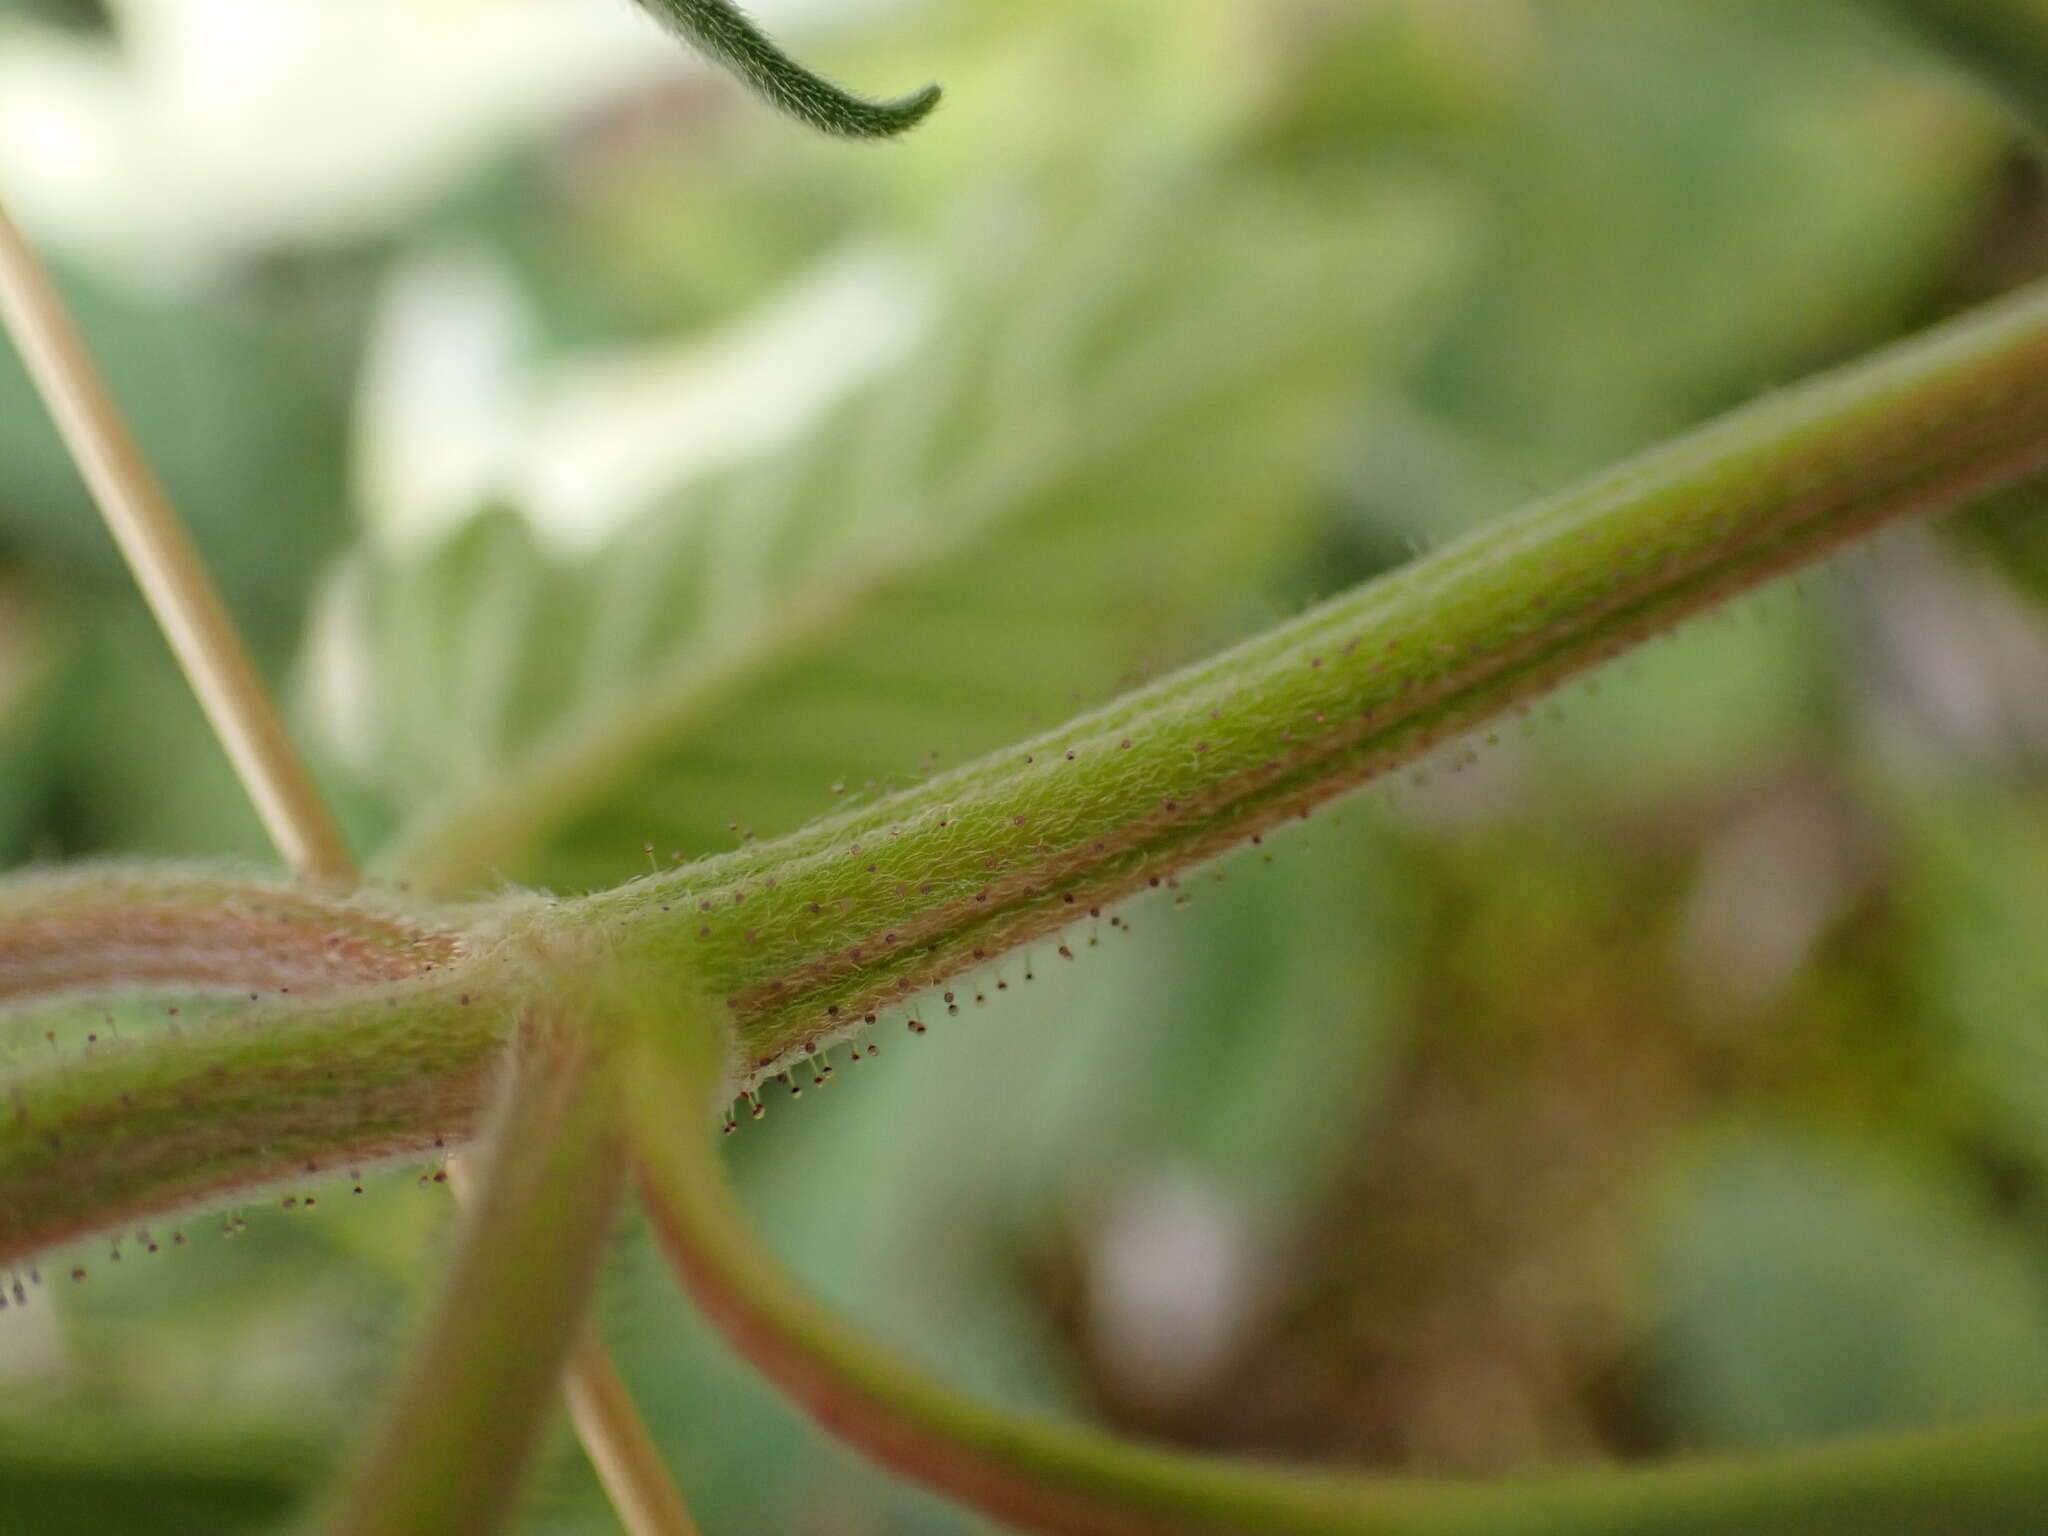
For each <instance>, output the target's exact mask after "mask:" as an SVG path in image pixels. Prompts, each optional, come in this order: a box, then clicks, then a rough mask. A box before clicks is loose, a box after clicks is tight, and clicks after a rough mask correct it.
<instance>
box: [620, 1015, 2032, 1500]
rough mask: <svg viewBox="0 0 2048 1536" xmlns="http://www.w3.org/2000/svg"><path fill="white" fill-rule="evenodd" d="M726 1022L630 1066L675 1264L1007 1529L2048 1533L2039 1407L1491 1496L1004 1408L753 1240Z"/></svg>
mask: <svg viewBox="0 0 2048 1536" xmlns="http://www.w3.org/2000/svg"><path fill="white" fill-rule="evenodd" d="M713 1023H714V1016H713V1015H712V1014H710V1013H709V1012H706V1013H704V1014H703V1015H701V1016H700V1022H699V1024H698V1027H697V1028H696V1029H695V1030H694V1031H693V1030H690V1029H685V1030H682V1031H677V1030H673V1029H660V1030H649V1029H643V1030H642V1032H641V1034H640V1036H639V1038H638V1039H637V1041H636V1042H635V1044H634V1049H633V1054H632V1056H631V1058H630V1060H631V1064H632V1065H631V1069H630V1070H629V1071H628V1072H627V1074H626V1084H627V1100H628V1107H629V1116H630V1121H631V1135H632V1145H633V1156H634V1158H635V1159H636V1161H637V1163H638V1166H639V1183H640V1190H641V1195H642V1198H643V1200H644V1201H645V1203H646V1206H647V1209H648V1214H649V1218H650V1221H651V1222H652V1225H653V1228H654V1231H655V1234H656V1236H657V1237H658V1239H659V1240H660V1242H661V1245H662V1248H663V1250H664V1251H665V1252H666V1254H667V1255H668V1258H669V1261H670V1263H671V1264H672V1266H673V1267H674V1269H675V1271H676V1273H677V1275H678V1276H679V1277H680V1278H681V1280H682V1282H683V1284H684V1286H685V1287H686V1288H687V1289H688V1290H689V1292H690V1294H691V1295H692V1296H693V1297H694V1298H695V1299H696V1301H697V1304H698V1306H699V1307H700V1308H701V1309H702V1310H703V1312H704V1314H705V1316H706V1317H707V1318H708V1319H709V1320H710V1321H711V1322H712V1324H713V1325H714V1326H715V1327H717V1328H718V1330H719V1331H720V1332H721V1333H722V1334H723V1335H724V1336H725V1338H726V1340H727V1341H728V1342H729V1343H730V1344H731V1345H732V1346H733V1348H734V1349H736V1350H737V1351H738V1352H739V1353H740V1354H742V1355H744V1356H745V1357H746V1358H747V1359H748V1360H750V1361H752V1362H753V1364H754V1365H755V1366H757V1367H758V1368H759V1369H760V1370H761V1371H762V1373H763V1374H764V1375H766V1376H767V1377H768V1378H769V1379H770V1380H771V1381H773V1382H774V1383H775V1384H776V1385H777V1386H778V1387H780V1388H781V1389H782V1390H783V1391H784V1392H785V1393H787V1394H788V1395H789V1396H790V1397H791V1398H792V1399H794V1400H795V1401H796V1402H797V1403H798V1404H799V1405H801V1406H802V1407H803V1408H804V1409H805V1411H806V1412H808V1413H809V1414H810V1415H811V1417H812V1418H813V1419H815V1420H816V1421H817V1422H818V1423H819V1424H820V1425H821V1426H823V1427H824V1428H825V1429H827V1430H829V1431H831V1432H832V1433H833V1434H835V1435H837V1436H839V1437H840V1438H842V1439H844V1440H846V1441H847V1442H848V1443H849V1444H851V1445H853V1446H855V1447H856V1448H858V1449H860V1450H862V1451H864V1452H865V1453H867V1454H868V1455H869V1456H871V1457H873V1458H874V1459H875V1460H876V1461H878V1462H880V1463H881V1464H882V1465H884V1466H886V1467H888V1468H889V1469H891V1470H892V1471H894V1472H897V1473H899V1474H901V1475H902V1476H904V1477H907V1478H910V1479H912V1480H914V1481H917V1482H920V1483H922V1484H924V1485H925V1486H927V1487H930V1488H933V1489H936V1490H938V1491H939V1492H942V1493H945V1494H948V1495H950V1496H951V1497H953V1498H955V1499H957V1500H959V1501H961V1502H962V1503H964V1504H967V1505H969V1506H971V1507H972V1508H974V1509H977V1510H979V1511H981V1512H982V1513H983V1514H985V1515H988V1516H990V1517H992V1518H994V1519H997V1520H1001V1521H1005V1522H1009V1523H1012V1524H1015V1525H1019V1526H1021V1527H1024V1528H1026V1529H1030V1530H1037V1531H1048V1532H1060V1533H1070V1536H1199V1533H1213V1536H1221V1533H1230V1532H1265V1533H1272V1532H1294V1533H1300V1536H1336V1533H1345V1536H1547V1533H1557V1536H1564V1533H1593V1532H1599V1533H1613V1536H1621V1533H1631V1536H1681V1533H1682V1536H1749V1533H1752V1532H1756V1531H1764V1530H1768V1531H1773V1532H1797V1531H1812V1532H1816V1533H1820V1532H1836V1531H1873V1530H1883V1531H1886V1532H1889V1533H1892V1536H1916V1533H1926V1536H1943V1533H1947V1532H1952V1531H1957V1530H1969V1531H1972V1532H1979V1533H1987V1536H1989V1533H1997V1532H2011V1533H2014V1536H2018V1533H2020V1532H2022V1531H2034V1530H2038V1529H2039V1528H2040V1522H2041V1518H2042V1511H2043V1510H2048V1419H2043V1418H2039V1417H2036V1418H2031V1419H2027V1420H2024V1421H2020V1422H2017V1423H2011V1424H1997V1425H1991V1426H1985V1427H1981V1428H1976V1429H1970V1430H1951V1431H1942V1432H1937V1433H1929V1434H1922V1435H1906V1436H1892V1437H1884V1438H1872V1439H1870V1440H1859V1441H1854V1442H1849V1443H1845V1444H1840V1445H1834V1446H1826V1447H1820V1448H1816V1449H1810V1450H1799V1451H1793V1452H1786V1453H1779V1454H1774V1455H1768V1456H1756V1457H1749V1458H1742V1459H1734V1458H1725V1459H1717V1460H1696V1461H1687V1462H1680V1463H1677V1464H1674V1465H1671V1466H1668V1467H1661V1468H1653V1469H1649V1470H1631V1471H1611V1470H1600V1471H1592V1472H1583V1473H1571V1474H1564V1475H1559V1476H1553V1477H1521V1478H1515V1479H1512V1480H1506V1481H1502V1482H1497V1483H1490V1484H1471V1483H1453V1482H1447V1481H1443V1480H1438V1479H1426V1478H1408V1477H1395V1476H1369V1475H1347V1474H1344V1473H1332V1472H1326V1471H1313V1472H1310V1471H1291V1470H1287V1469H1284V1468H1280V1467H1276V1466H1271V1465H1266V1464H1258V1463H1249V1462H1239V1461H1228V1460H1221V1459H1215V1458H1209V1457H1203V1456H1196V1455H1189V1454H1185V1453H1181V1452H1176V1451H1173V1450H1169V1449H1166V1448H1163V1447H1157V1446H1148V1445H1140V1444H1137V1443H1134V1442H1129V1441H1123V1440H1118V1439H1115V1438H1113V1437H1111V1436H1109V1435H1105V1434H1102V1433H1099V1432H1097V1431H1093V1430H1090V1429H1086V1428H1083V1427H1081V1426H1079V1425H1071V1424H1056V1423H1051V1422H1048V1421H1044V1420H1038V1419H1029V1418H1022V1417H1018V1416H1014V1415H1011V1414H1008V1413H1005V1412H1003V1411H1001V1410H999V1409H996V1408H993V1407H990V1406H988V1405H987V1404H984V1403H978V1402H975V1401H973V1400H971V1399H969V1398H966V1397H964V1396H962V1395H961V1394H959V1393H956V1392H954V1391H952V1390H951V1389H949V1388H947V1387H945V1386H943V1385H942V1384H940V1383H938V1382H936V1381H934V1380H932V1379H931V1378H930V1377H928V1376H926V1375H925V1374H924V1373H923V1372H922V1371H920V1370H918V1369H917V1368H916V1367H915V1366H913V1365H910V1364H908V1363H906V1362H904V1361H903V1360H901V1359H899V1358H897V1357H895V1356H893V1355H891V1354H890V1353H889V1352H888V1351H887V1350H885V1349H883V1348H882V1347H880V1346H879V1345H877V1344H875V1343H874V1342H873V1341H872V1340H870V1339H868V1338H867V1337H866V1336H864V1335H862V1334H861V1333H859V1332H858V1331H857V1330H855V1329H853V1328H851V1327H849V1326H848V1325H846V1324H845V1323H843V1322H841V1321H839V1320H838V1319H836V1318H834V1317H833V1316H832V1315H831V1314H829V1313H828V1312H826V1311H825V1310H824V1309H823V1308H822V1307H820V1306H819V1305H818V1304H817V1303H816V1302H815V1301H813V1300H812V1299H811V1298H810V1297H809V1296H808V1295H806V1294H805V1293H804V1291H803V1290H802V1289H801V1288H800V1287H799V1286H798V1285H797V1284H796V1283H795V1282H794V1281H793V1280H792V1279H791V1278H790V1276H789V1275H788V1273H787V1272H786V1271H784V1270H783V1268H782V1267H781V1265H780V1264H779V1263H778V1262H777V1261H776V1259H775V1258H774V1257H773V1256H772V1255H770V1254H769V1253H768V1252H767V1250H766V1249H765V1248H763V1247H762V1245H761V1244H760V1243H759V1242H758V1241H757V1240H756V1239H755V1238H754V1236H753V1234H752V1233H751V1231H750V1230H749V1229H748V1226H747V1224H746V1221H745V1219H744V1217H743V1216H742V1215H741V1214H740V1212H739V1209H738V1206H737V1204H736V1202H735V1201H734V1200H733V1198H732V1194H731V1191H730V1189H729V1187H728V1186H727V1184H726V1182H725V1179H724V1175H723V1171H722V1170H721V1168H720V1166H719V1164H718V1160H717V1158H716V1157H715V1156H714V1155H713V1151H712V1147H711V1143H710V1140H709V1137H708V1135H707V1133H706V1129H705V1126H706V1119H707V1118H708V1111H709V1108H710V1105H711V1103H712V1101H713V1100H714V1099H715V1098H716V1097H717V1095H718V1094H719V1093H720V1091H721V1085H722V1083H723V1080H724V1078H725V1075H726V1070H727V1069H726V1065H725V1063H724V1062H723V1061H722V1060H720V1059H719V1053H718V1048H717V1044H716V1036H715V1034H714V1031H713V1028H712V1025H713ZM691 1107H695V1108H696V1109H697V1110H698V1111H699V1113H697V1114H694V1115H693V1114H691V1113H689V1112H688V1111H689V1109H690V1108H691Z"/></svg>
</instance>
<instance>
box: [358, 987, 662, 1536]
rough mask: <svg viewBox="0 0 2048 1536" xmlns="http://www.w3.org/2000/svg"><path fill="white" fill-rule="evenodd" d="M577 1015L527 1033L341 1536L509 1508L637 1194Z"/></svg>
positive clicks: (607, 1070) (447, 1529) (603, 1056)
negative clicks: (618, 1222) (452, 1247)
mask: <svg viewBox="0 0 2048 1536" xmlns="http://www.w3.org/2000/svg"><path fill="white" fill-rule="evenodd" d="M564 979H566V978H564ZM564 991H565V992H573V988H567V987H565V988H564ZM579 1014H580V1010H577V1009H575V1007H574V1005H573V1004H572V1003H570V1002H568V1001H566V1000H550V1001H547V1002H543V1003H541V1004H539V1005H537V1007H536V1008H535V1010H534V1012H533V1013H532V1014H530V1015H529V1016H528V1017H527V1018H526V1019H524V1020H523V1021H522V1023H521V1027H520V1030H519V1037H518V1040H517V1042H516V1043H515V1045H514V1048H513V1051H512V1053H511V1058H510V1060H509V1062H508V1065H507V1068H506V1073H505V1077H506V1082H505V1085H504V1091H503V1094H502V1097H501V1100H500V1102H499V1105H498V1109H497V1113H496V1115H495V1116H494V1117H493V1118H494V1123H493V1126H492V1130H491V1134H490V1137H489V1150H488V1151H487V1153H486V1154H485V1157H486V1162H485V1167H484V1170H483V1177H482V1179H481V1180H480V1181H479V1182H480V1186H481V1188H480V1192H479V1194H478V1195H477V1197H476V1199H475V1200H474V1201H473V1202H472V1203H471V1204H470V1207H469V1210H468V1213H467V1215H466V1218H465V1220H464V1222H463V1232H462V1240H461V1244H460V1246H459V1248H458V1249H457V1252H456V1254H455V1259H454V1265H453V1269H452V1272H451V1273H450V1275H449V1276H448V1279H447V1282H446V1284H445V1286H444V1288H443V1290H442V1293H441V1299H440V1302H439V1304H438V1305H437V1307H436V1309H435V1315H434V1317H433V1318H432V1319H431V1321H430V1323H429V1325H428V1326H427V1327H426V1329H425V1330H424V1333H423V1337H422V1341H421V1345H420V1347H419V1348H418V1349H417V1350H416V1351H414V1353H413V1358H412V1362H411V1365H410V1366H409V1368H408V1374H407V1377H406V1379H405V1381H404V1383H403V1384H402V1386H401V1387H400V1389H399V1391H398V1394H397V1396H396V1397H395V1399H394V1400H393V1401H392V1403H391V1404H390V1405H389V1407H388V1409H387V1411H386V1413H385V1415H384V1418H383V1421H382V1424H381V1426H380V1428H379V1429H378V1430H377V1432H376V1434H375V1437H374V1439H373V1441H372V1444H371V1446H370V1448H369V1451H368V1454H367V1455H366V1456H365V1458H364V1460H363V1462H362V1463H361V1465H360V1466H359V1467H358V1468H357V1469H356V1472H355V1475H354V1476H353V1478H352V1479H351V1481H350V1483H349V1486H348V1489H347V1491H346V1492H345V1494H344V1495H343V1497H342V1501H341V1505H340V1508H339V1511H338V1512H337V1514H336V1515H335V1517H334V1518H333V1520H332V1522H331V1524H330V1525H329V1526H328V1530H329V1532H330V1533H331V1536H464V1533H477V1536H482V1533H486V1532H491V1531H495V1530H498V1529H500V1528H501V1527H502V1526H503V1524H504V1522H505V1520H506V1518H507V1516H508V1515H509V1513H510V1512H511V1509H512V1506H513V1501H514V1499H515V1497H516V1495H517V1493H518V1490H519V1487H520V1485H521V1481H522V1476H523V1474H524V1472H525V1470H526V1468H527V1465H528V1464H529V1463H530V1462H531V1460H532V1458H533V1453H534V1451H535V1449H536V1448H537V1447H538V1445H539V1443H540V1435H541V1430H542V1428H543V1427H544V1425H545V1420H546V1414H547V1409H548V1407H549V1405H550V1404H551V1403H552V1402H553V1401H554V1398H555V1388H556V1384H557V1382H558V1381H559V1379H560V1377H561V1374H562V1370H563V1367H564V1365H565V1364H566V1363H567V1361H568V1359H569V1355H570V1351H571V1348H572V1346H573V1345H574V1344H575V1343H576V1341H577V1340H578V1338H579V1336H580V1330H581V1328H582V1325H583V1317H584V1313H585V1310H586V1308H587V1306H588V1303H589V1299H590V1293H591V1289H592V1287H593V1286H594V1285H595V1283H596V1280H597V1270H598V1261H599V1259H600V1257H601V1256H602V1253H603V1245H604V1240H605V1237H606V1235H607V1234H608V1233H609V1232H610V1230H611V1224H612V1219H613V1216H614V1214H615V1213H616V1211H617V1209H618V1204H619V1198H620V1196H621V1195H622V1194H623V1193H624V1188H625V1177H626V1162H625V1151H624V1139H623V1136H622V1134H621V1128H620V1126H619V1117H618V1114H617V1109H616V1105H617V1097H616V1092H615V1088H616V1084H615V1079H614V1076H613V1072H612V1068H611V1064H610V1061H609V1053H608V1050H607V1046H606V1042H605V1041H604V1040H603V1039H602V1038H601V1036H600V1034H599V1032H597V1031H593V1030H591V1029H590V1028H589V1027H588V1025H589V1022H590V1021H589V1019H588V1018H586V1017H581V1016H578V1015H579Z"/></svg>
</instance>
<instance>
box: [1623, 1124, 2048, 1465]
mask: <svg viewBox="0 0 2048 1536" xmlns="http://www.w3.org/2000/svg"><path fill="white" fill-rule="evenodd" d="M1655 1247H1656V1250H1657V1265H1656V1267H1657V1271H1658V1278H1659V1279H1660V1281H1661V1282H1662V1285H1663V1288H1664V1289H1663V1308H1664V1311H1663V1316H1662V1319H1661V1329H1660V1335H1659V1341H1658V1354H1659V1359H1660V1363H1661V1366H1662V1368H1663V1371H1664V1376H1665V1384H1666V1387H1667V1390H1668V1394H1669V1398H1668V1404H1667V1408H1668V1411H1669V1412H1670V1413H1671V1414H1672V1415H1673V1416H1674V1418H1675V1420H1676V1423H1677V1428H1678V1430H1679V1432H1680V1435H1681V1437H1682V1439H1683V1440H1685V1441H1687V1442H1691V1443H1696V1444H1701V1445H1709V1446H1712V1445H1753V1446H1770V1445H1788V1444H1794V1443H1797V1442H1800V1441H1805V1440H1814V1439H1820V1438H1825V1437H1828V1436H1834V1435H1842V1434H1847V1433H1849V1432H1851V1431H1855V1430H1865V1429H1878V1428H1886V1427H1903V1426H1909V1425H1928V1424H1935V1423H1940V1422H1946V1421H1955V1420H1965V1419H1969V1418H1973V1417H1976V1416H1979V1415H1983V1414H1991V1413H1998V1412H2002V1411H2006V1412H2009V1411H2014V1410H2019V1409H2025V1408H2033V1407H2038V1406H2039V1405H2040V1404H2041V1403H2042V1402H2043V1401H2044V1400H2048V1289H2044V1285H2043V1280H2042V1276H2041V1273H2040V1269H2039V1266H2038V1263H2037V1262H2036V1260H2035V1258H2034V1256H2033V1255H2032V1254H2031V1253H2029V1252H2028V1251H2027V1249H2026V1248H2025V1247H2024V1246H2023V1245H2022V1244H2021V1243H2020V1242H2019V1241H2018V1240H2017V1239H2016V1238H2015V1236H2014V1235H2013V1234H2012V1233H2011V1232H2009V1231H2006V1230H2002V1229H2001V1228H2000V1227H1999V1225H1998V1224H1997V1223H1996V1221H1995V1220H1994V1219H1993V1217H1992V1215H1991V1213H1990V1212H1989V1211H1988V1210H1986V1209H1985V1208H1983V1207H1982V1206H1981V1205H1980V1204H1979V1203H1978V1202H1977V1201H1976V1200H1975V1199H1973V1198H1972V1196H1971V1194H1970V1192H1969V1190H1968V1188H1967V1186H1966V1185H1965V1184H1964V1183H1963V1182H1962V1181H1961V1180H1960V1179H1959V1178H1958V1177H1957V1175H1956V1174H1954V1173H1952V1172H1948V1171H1945V1170H1943V1169H1942V1168H1940V1167H1938V1166H1914V1165H1911V1164H1908V1163H1905V1162H1903V1161H1900V1160H1899V1159H1898V1158H1897V1156H1896V1154H1894V1153H1892V1152H1888V1151H1886V1152H1875V1151H1873V1152H1863V1153H1859V1152H1858V1151H1856V1150H1853V1149H1851V1148H1848V1147H1829V1146H1827V1145H1824V1144H1809V1143H1806V1142H1802V1141H1799V1140H1795V1139H1787V1138H1785V1137H1783V1136H1772V1135H1767V1134H1749V1135H1741V1136H1733V1137H1730V1138H1728V1139H1727V1140H1725V1141H1723V1142H1721V1143H1719V1144H1717V1145H1711V1146H1709V1147H1707V1148H1705V1149H1704V1150H1703V1151H1702V1152H1701V1153H1700V1155H1699V1158H1698V1162H1697V1164H1696V1166H1693V1167H1689V1168H1687V1169H1685V1170H1684V1172H1683V1174H1682V1176H1681V1178H1680V1180H1679V1187H1678V1189H1677V1191H1676V1192H1675V1194H1674V1195H1673V1197H1672V1199H1671V1203H1670V1208H1669V1210H1668V1211H1667V1212H1666V1213H1665V1214H1664V1215H1663V1218H1662V1221H1661V1224H1660V1229H1659V1232H1658V1235H1657V1239H1656V1243H1655Z"/></svg>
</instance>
